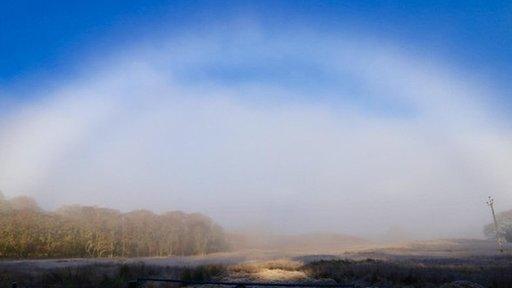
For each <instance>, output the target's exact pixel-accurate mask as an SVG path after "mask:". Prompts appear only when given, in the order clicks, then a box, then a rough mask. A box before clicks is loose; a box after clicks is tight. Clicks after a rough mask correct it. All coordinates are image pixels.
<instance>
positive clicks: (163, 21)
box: [0, 1, 512, 94]
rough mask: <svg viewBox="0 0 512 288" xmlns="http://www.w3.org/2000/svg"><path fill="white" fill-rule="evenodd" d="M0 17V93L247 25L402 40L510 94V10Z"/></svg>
mask: <svg viewBox="0 0 512 288" xmlns="http://www.w3.org/2000/svg"><path fill="white" fill-rule="evenodd" d="M3 7H4V9H2V12H0V13H1V14H0V17H1V23H2V24H1V26H0V43H2V45H0V55H2V57H1V59H2V60H1V63H0V80H1V81H0V83H2V84H3V85H9V84H11V83H12V82H15V81H19V80H23V79H24V78H26V77H30V76H33V75H40V74H43V75H46V74H52V75H56V76H58V75H59V74H65V73H68V72H70V71H73V67H76V66H77V65H80V62H81V60H82V59H83V57H84V55H91V54H93V55H94V54H97V53H102V50H108V49H111V47H117V46H118V45H120V43H130V41H137V40H138V38H140V37H141V35H144V33H146V34H152V33H155V31H162V30H164V31H165V32H166V33H179V32H180V31H181V30H183V29H186V27H189V26H191V25H192V26H195V25H197V26H202V27H208V25H210V23H222V22H223V21H226V20H229V19H231V18H233V17H240V15H249V16H252V17H255V18H257V19H259V20H260V21H261V22H262V23H264V25H266V26H268V27H269V29H272V28H276V27H284V28H286V27H293V26H307V27H311V29H314V30H315V31H318V32H319V33H328V32H329V31H337V30H338V29H346V27H352V28H353V29H355V30H357V31H360V33H371V34H374V35H385V37H390V38H395V39H400V42H401V45H403V46H405V47H407V48H408V49H411V50H417V51H418V53H420V54H423V55H427V56H428V55H433V56H442V57H444V58H445V59H446V60H447V61H454V62H455V63H457V65H460V66H465V67H467V68H468V69H473V70H476V71H478V72H479V73H482V74H483V76H485V77H489V78H490V79H492V81H495V82H496V83H495V85H497V86H500V87H503V89H507V91H510V85H509V84H508V83H510V82H511V81H510V80H511V79H510V77H512V76H510V75H512V73H511V69H512V68H510V67H512V65H511V63H512V51H511V49H512V48H511V47H512V32H511V31H512V29H511V26H512V19H511V17H512V16H511V15H512V8H511V7H512V4H511V3H510V2H509V1H449V2H447V1H407V2H405V3H404V2H403V1H236V2H232V1H144V2H143V3H141V2H139V1H87V2H75V1H51V2H42V1H4V2H3ZM226 29H229V27H226ZM507 94H510V93H507Z"/></svg>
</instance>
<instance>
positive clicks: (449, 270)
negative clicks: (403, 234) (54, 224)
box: [0, 240, 512, 288]
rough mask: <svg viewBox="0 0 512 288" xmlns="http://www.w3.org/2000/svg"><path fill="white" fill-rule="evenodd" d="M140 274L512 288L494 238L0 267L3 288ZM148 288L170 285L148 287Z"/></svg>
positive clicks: (113, 281) (120, 279) (511, 264)
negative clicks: (319, 251) (318, 250)
mask: <svg viewBox="0 0 512 288" xmlns="http://www.w3.org/2000/svg"><path fill="white" fill-rule="evenodd" d="M509 248H510V247H509ZM509 251H510V250H509ZM139 277H163V278H176V279H185V280H200V281H204V280H212V279H213V280H223V281H265V282H301V283H340V284H351V285H355V287H440V286H442V285H443V284H445V283H449V282H452V281H457V280H466V281H471V282H473V283H478V284H480V285H482V286H483V287H489V288H505V287H507V288H508V287H512V255H511V254H510V253H505V254H499V253H497V252H496V250H495V249H494V243H492V242H489V241H481V240H442V241H441V240H439V241H425V242H411V243H405V244H394V245H384V246H383V245H373V246H372V245H369V246H367V247H361V246H357V247H353V248H352V249H345V250H343V251H331V253H326V254H316V253H308V252H307V251H287V252H282V251H270V250H269V251H261V250H246V251H238V252H232V253H220V254H212V255H207V256H196V257H171V258H137V259H133V258H132V259H121V258H118V259H61V260H33V261H2V262H0V286H1V287H8V285H10V283H11V282H12V281H16V282H18V283H19V284H20V286H21V287H126V283H127V282H128V281H129V280H133V279H136V278H139ZM146 287H168V286H165V285H163V286H162V285H160V286H159V285H157V284H156V283H147V286H146Z"/></svg>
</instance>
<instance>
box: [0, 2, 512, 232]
mask: <svg viewBox="0 0 512 288" xmlns="http://www.w3.org/2000/svg"><path fill="white" fill-rule="evenodd" d="M141 3H142V2H140V3H135V2H130V1H115V2H113V1H107V2H105V1H103V2H100V1H88V2H72V1H62V2H59V1H53V2H51V3H43V2H35V1H32V2H30V1H10V2H4V3H2V4H3V8H4V9H0V17H1V19H0V43H1V45H0V55H1V56H2V57H0V112H1V114H0V190H2V191H3V193H4V194H6V195H7V196H8V197H12V196H16V195H21V194H28V195H30V196H32V197H35V198H36V199H37V200H38V201H39V202H40V203H41V204H42V205H43V207H45V208H48V209H52V208H55V207H58V206H60V205H64V204H72V203H82V204H90V205H100V206H108V207H113V208H118V209H121V210H130V209H137V208H148V209H153V210H156V211H157V212H158V211H164V210H174V209H180V210H185V211H199V212H204V213H207V214H208V215H211V216H212V217H213V218H214V219H216V220H217V221H219V222H220V223H221V224H222V225H224V226H226V227H228V228H229V229H243V228H244V227H265V228H268V229H270V230H274V231H280V232H282V231H284V232H290V233H295V232H307V231H330V232H332V231H334V232H344V233H345V232H346V233H351V234H358V235H363V236H368V237H373V236H375V234H379V233H385V231H386V229H387V228H390V227H394V226H396V225H398V226H400V227H402V228H403V229H404V230H406V231H408V232H410V233H411V237H413V238H432V237H462V236H470V237H481V226H482V225H483V224H485V223H487V222H488V221H489V219H488V211H487V207H485V205H483V203H484V202H485V200H486V198H487V196H488V194H491V195H493V196H494V197H495V198H496V199H497V203H500V204H501V205H502V206H501V207H497V208H498V210H500V209H501V210H504V209H507V208H510V204H509V203H512V195H511V194H510V191H511V189H512V183H511V182H510V171H512V170H511V169H512V150H511V149H512V125H511V124H510V123H511V121H510V115H511V113H510V112H511V111H512V98H511V95H512V94H511V93H510V92H511V91H512V84H511V83H512V81H511V80H512V79H511V77H512V76H511V75H512V73H511V72H512V68H511V67H512V65H511V64H512V53H511V51H510V49H511V47H512V29H511V27H512V16H511V15H512V4H511V3H507V2H506V1H503V2H499V1H480V2H478V1H450V2H447V1H407V2H406V3H404V2H403V1H378V2H377V1H375V2H372V1H351V2H349V1H343V2H342V1H332V2H331V1H236V2H234V1H226V2H224V1H204V2H203V1H144V3H143V4H141ZM120 199H122V201H120ZM141 199H144V201H141ZM507 203H508V204H507ZM404 214H405V215H407V217H405V218H404V217H403V215H404ZM332 219H340V220H339V221H336V223H335V224H333V221H332Z"/></svg>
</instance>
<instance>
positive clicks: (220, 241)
mask: <svg viewBox="0 0 512 288" xmlns="http://www.w3.org/2000/svg"><path fill="white" fill-rule="evenodd" d="M227 249H228V245H227V241H226V237H225V234H224V232H223V230H222V228H221V227H220V226H219V225H217V224H215V223H214V222H213V221H212V220H211V219H210V218H208V217H206V216H204V215H202V214H198V213H191V214H187V213H183V212H179V211H173V212H166V213H162V214H155V213H153V212H151V211H148V210H135V211H131V212H128V213H121V212H120V211H118V210H115V209H108V208H100V207H93V206H80V205H71V206H64V207H62V208H59V209H57V210H56V211H53V212H50V211H45V210H43V209H41V208H40V207H39V206H38V204H37V202H36V201H34V200H33V199H32V198H29V197H26V196H20V197H15V198H12V199H6V198H5V197H4V196H3V195H2V194H1V193H0V257H1V258H53V257H143V256H170V255H198V254H207V253H212V252H219V251H225V250H227Z"/></svg>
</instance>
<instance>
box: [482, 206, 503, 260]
mask: <svg viewBox="0 0 512 288" xmlns="http://www.w3.org/2000/svg"><path fill="white" fill-rule="evenodd" d="M486 204H487V205H489V207H490V208H491V213H492V219H493V220H494V232H495V233H496V244H497V245H498V251H500V252H503V241H502V239H501V236H500V233H499V231H498V220H496V213H494V199H492V198H491V196H489V200H487V202H486Z"/></svg>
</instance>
